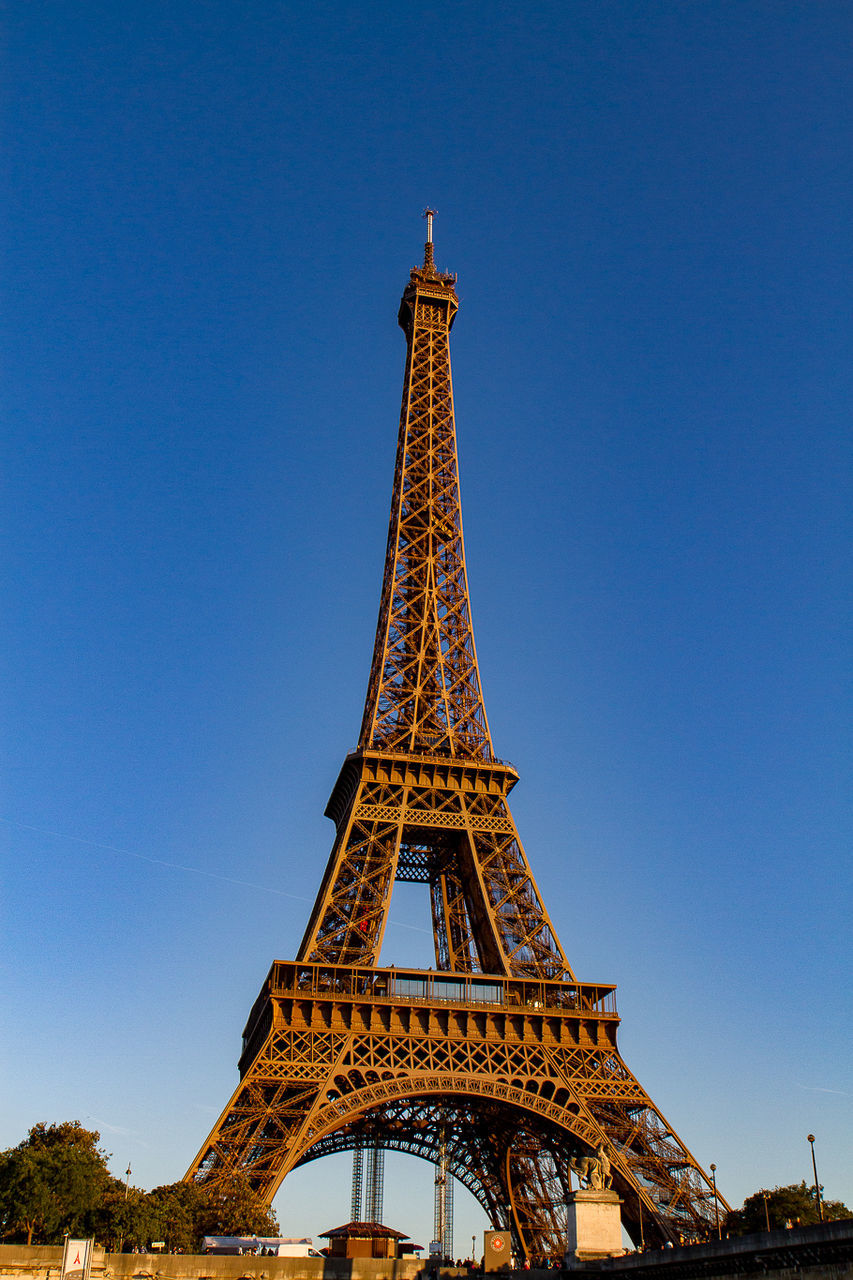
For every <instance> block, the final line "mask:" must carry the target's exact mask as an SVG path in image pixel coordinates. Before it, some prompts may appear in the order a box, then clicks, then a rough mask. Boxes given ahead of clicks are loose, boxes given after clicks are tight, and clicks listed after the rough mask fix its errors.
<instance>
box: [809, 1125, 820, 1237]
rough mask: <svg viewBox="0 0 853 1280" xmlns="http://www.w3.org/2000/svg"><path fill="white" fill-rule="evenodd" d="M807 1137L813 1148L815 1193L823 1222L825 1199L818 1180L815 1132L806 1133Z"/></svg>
mask: <svg viewBox="0 0 853 1280" xmlns="http://www.w3.org/2000/svg"><path fill="white" fill-rule="evenodd" d="M806 1137H807V1138H808V1141H809V1143H810V1144H811V1149H812V1168H813V1169H814V1194H815V1199H816V1200H817V1211H818V1216H819V1217H820V1220H821V1222H823V1200H822V1199H821V1197H820V1183H819V1182H818V1180H817V1162H816V1160H815V1158H814V1134H813V1133H809V1134H807V1135H806Z"/></svg>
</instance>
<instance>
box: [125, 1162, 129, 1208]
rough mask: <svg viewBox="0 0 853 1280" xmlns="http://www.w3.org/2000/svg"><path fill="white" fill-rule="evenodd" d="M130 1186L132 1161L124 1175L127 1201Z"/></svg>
mask: <svg viewBox="0 0 853 1280" xmlns="http://www.w3.org/2000/svg"><path fill="white" fill-rule="evenodd" d="M129 1185H130V1161H128V1163H127V1169H126V1170H125V1174H124V1198H125V1200H126V1199H127V1188H128V1186H129Z"/></svg>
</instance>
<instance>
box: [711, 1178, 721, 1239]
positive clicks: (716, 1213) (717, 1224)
mask: <svg viewBox="0 0 853 1280" xmlns="http://www.w3.org/2000/svg"><path fill="white" fill-rule="evenodd" d="M710 1169H711V1177H712V1178H713V1180H714V1226H715V1227H716V1228H717V1239H718V1240H722V1238H723V1234H722V1232H721V1231H720V1202H719V1201H718V1199H717V1166H716V1165H715V1164H712V1165H711V1166H710Z"/></svg>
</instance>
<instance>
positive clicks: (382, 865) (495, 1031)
mask: <svg viewBox="0 0 853 1280" xmlns="http://www.w3.org/2000/svg"><path fill="white" fill-rule="evenodd" d="M432 216H433V211H432V210H427V218H428V232H427V243H426V247H425V253H424V263H423V266H422V267H416V268H415V269H414V270H413V271H412V272H411V275H410V279H409V283H408V285H407V286H406V289H405V291H404V293H403V300H402V303H401V306H400V312H399V321H400V324H401V326H402V328H403V330H404V332H405V334H406V342H407V358H406V372H405V379H404V388H403V404H402V411H401V415H400V429H399V436H398V443H397V461H396V467H395V471H394V488H393V496H392V502H391V520H390V525H389V531H388V546H387V551H386V556H385V572H384V577H383V584H382V597H381V603H380V609H379V622H378V626H377V630H376V640H375V644H374V650H373V661H372V664H371V670H370V679H369V682H368V690H367V699H366V702H365V708H364V717H363V720H362V726H361V733H360V735H359V740H358V745H357V749H356V750H355V751H354V752H352V754H351V755H349V756H348V757H347V758H346V760H345V762H344V765H343V768H342V770H341V773H340V776H339V778H338V781H337V783H336V785H335V788H334V790H333V792H332V796H331V799H330V800H329V804H328V806H327V809H326V812H327V814H328V815H329V817H331V818H332V819H333V820H334V822H335V826H336V830H337V835H336V838H335V842H334V845H333V848H332V852H331V855H330V857H329V861H328V865H327V867H326V871H325V875H324V877H323V881H322V884H321V887H320V891H319V894H318V896H317V900H316V902H315V904H314V909H313V911H312V913H311V918H310V920H309V923H308V927H307V929H306V932H305V936H304V938H303V940H302V944H301V946H300V948H299V951H298V954H297V960H296V962H295V963H293V964H281V963H279V962H276V963H275V964H274V965H273V968H272V970H271V972H270V975H269V978H268V979H267V982H266V983H265V985H264V988H263V989H262V991H261V994H260V996H259V997H258V1000H257V1001H256V1003H255V1007H254V1008H253V1010H252V1013H251V1015H250V1018H249V1022H248V1025H247V1027H246V1031H245V1034H244V1049H243V1055H242V1057H241V1060H240V1070H241V1081H240V1084H239V1086H238V1088H237V1091H236V1092H235V1094H234V1096H233V1098H232V1099H231V1101H230V1102H229V1103H228V1105H227V1107H226V1108H225V1111H224V1112H223V1114H222V1116H221V1117H220V1119H219V1121H218V1123H217V1125H216V1126H215V1128H214V1130H213V1132H212V1133H211V1135H210V1137H209V1138H208V1140H207V1142H206V1143H205V1144H204V1146H203V1147H202V1149H201V1151H200V1152H199V1154H198V1156H197V1157H196V1159H195V1161H194V1162H193V1164H192V1166H191V1168H190V1170H189V1172H188V1173H187V1178H189V1179H196V1180H198V1181H201V1182H205V1183H216V1182H221V1181H222V1180H223V1179H225V1178H227V1177H228V1176H229V1174H231V1173H234V1172H241V1173H243V1174H244V1175H246V1176H247V1177H248V1178H249V1180H250V1182H251V1183H252V1185H253V1186H255V1187H256V1188H257V1189H258V1190H259V1191H260V1192H261V1193H262V1194H263V1195H264V1196H265V1197H266V1198H267V1199H268V1200H270V1199H272V1197H273V1195H274V1194H275V1191H276V1189H277V1188H278V1187H279V1185H280V1184H281V1182H282V1180H283V1178H284V1177H285V1176H286V1174H287V1173H288V1172H289V1171H290V1170H291V1169H293V1168H294V1167H296V1166H297V1165H299V1164H304V1163H306V1162H307V1161H310V1160H313V1159H316V1158H317V1157H318V1156H320V1155H324V1154H327V1153H329V1152H332V1151H343V1150H361V1149H365V1148H366V1149H375V1148H376V1146H377V1144H379V1145H380V1146H381V1147H388V1148H392V1149H397V1150H400V1151H409V1152H411V1153H412V1154H415V1155H419V1156H423V1157H424V1158H426V1159H429V1160H432V1161H435V1160H436V1159H437V1158H439V1157H440V1156H441V1150H442V1149H443V1151H444V1158H445V1160H446V1162H447V1167H448V1168H449V1170H450V1171H451V1172H452V1173H453V1174H454V1176H455V1177H457V1178H458V1179H459V1180H460V1181H462V1182H463V1183H464V1184H465V1185H466V1186H467V1187H469V1189H470V1190H471V1191H472V1192H473V1194H474V1195H475V1196H476V1197H477V1198H478V1199H479V1201H480V1203H481V1204H482V1205H483V1207H484V1208H485V1210H486V1212H487V1213H488V1214H489V1216H490V1218H491V1220H492V1222H493V1223H494V1224H495V1225H496V1226H500V1227H503V1228H506V1229H509V1230H511V1231H512V1232H513V1235H514V1238H515V1241H516V1245H517V1248H518V1249H519V1250H520V1251H521V1252H522V1253H523V1254H524V1255H526V1256H527V1257H530V1258H550V1259H561V1258H562V1253H563V1249H564V1247H565V1223H566V1218H565V1202H566V1195H567V1193H568V1191H569V1190H570V1187H571V1169H572V1166H573V1164H574V1163H576V1161H577V1159H578V1158H579V1157H580V1156H583V1155H590V1154H591V1153H592V1152H593V1151H594V1150H595V1149H596V1148H597V1147H598V1146H599V1144H601V1143H603V1144H605V1146H606V1147H607V1149H608V1152H609V1156H610V1161H611V1166H612V1173H613V1182H614V1186H615V1188H616V1189H617V1191H618V1192H619V1194H620V1197H621V1199H622V1201H623V1210H622V1212H623V1220H624V1222H625V1225H626V1228H627V1229H628V1231H629V1232H630V1233H631V1234H632V1236H633V1238H635V1239H637V1240H639V1238H640V1235H641V1234H642V1235H643V1236H644V1238H645V1240H646V1241H648V1242H652V1241H657V1242H658V1243H664V1242H665V1241H667V1240H672V1241H675V1240H677V1239H679V1238H682V1237H689V1238H693V1237H697V1236H703V1235H707V1234H708V1233H709V1231H710V1229H711V1227H712V1225H713V1223H714V1189H713V1187H712V1184H711V1183H710V1182H709V1180H708V1177H707V1175H706V1174H705V1173H704V1172H703V1171H702V1169H701V1168H700V1167H699V1165H698V1164H697V1162H696V1160H695V1159H694V1158H693V1156H692V1155H691V1154H690V1152H689V1151H688V1150H687V1148H686V1147H685V1146H684V1144H683V1143H682V1142H681V1140H680V1139H679V1138H678V1137H677V1136H676V1134H675V1132H674V1131H673V1129H672V1128H671V1126H670V1125H668V1124H667V1122H666V1121H665V1119H664V1118H663V1116H662V1115H661V1113H660V1112H659V1111H658V1109H657V1108H656V1107H655V1105H654V1103H653V1102H652V1100H651V1098H649V1096H648V1095H647V1094H646V1093H645V1092H644V1091H643V1089H642V1088H641V1087H640V1085H639V1083H638V1082H637V1080H636V1079H635V1078H634V1076H633V1075H632V1074H631V1072H630V1071H629V1070H628V1068H627V1066H626V1065H625V1063H624V1062H623V1060H622V1058H621V1056H620V1055H619V1052H618V1050H617V1047H616V1028H617V1025H618V1018H617V1016H616V1012H615V1006H614V1004H613V991H614V988H612V987H608V986H595V985H591V984H584V983H578V982H577V981H576V979H575V977H574V975H573V973H572V970H571V969H570V967H569V964H568V962H567V960H566V957H565V954H564V952H563V949H562V947H561V945H560V942H559V940H558V938H557V935H556V932H555V930H554V927H553V925H552V923H551V920H550V919H549V917H548V914H547V912H546V910H545V907H544V905H543V902H542V899H541V897H540V895H539V890H538V889H537V887H536V883H535V881H534V879H533V875H532V873H531V870H530V866H529V864H528V862H527V858H526V856H525V853H524V850H523V848H522V846H521V842H520V840H519V838H518V833H517V831H516V828H515V824H514V822H513V818H512V814H511V813H510V809H509V803H508V796H509V792H510V791H511V789H512V787H513V786H514V785H515V783H516V782H517V780H518V777H517V774H516V772H515V770H514V769H513V767H512V766H511V765H509V764H507V763H506V762H504V761H501V760H498V759H497V758H496V757H495V754H494V751H493V748H492V740H491V736H490V733H489V727H488V722H487V719H486V712H485V707H484V705H483V696H482V692H481V686H480V675H479V670H478V666H477V656H476V650H475V647H474V634H473V630H472V626H471V611H470V606H469V600H468V582H467V577H466V570H465V551H464V544H463V538H462V515H461V508H460V501H459V477H458V467H457V455H456V428H455V423H454V413H453V388H452V383H451V375H450V347H449V337H450V329H451V326H452V324H453V321H454V318H455V316H456V313H457V309H458V299H457V296H456V291H455V277H454V276H450V275H447V274H443V273H441V272H439V271H437V270H436V268H435V261H434V252H433V243H432ZM395 880H408V881H416V882H421V883H423V884H425V885H427V886H428V887H429V896H430V904H431V909H432V923H433V934H434V943H435V958H436V966H437V968H436V970H435V971H432V970H430V971H428V972H427V971H422V970H407V971H404V970H399V969H382V968H379V967H378V966H379V959H380V953H381V948H382V938H383V933H384V929H385V925H386V922H387V918H388V908H389V903H390V899H391V892H392V889H393V886H394V882H395ZM442 1132H444V1133H445V1134H446V1141H445V1142H444V1146H443V1148H442V1142H441V1140H440V1134H441V1133H442ZM719 1203H720V1204H721V1205H722V1206H723V1207H724V1208H725V1207H726V1206H725V1202H723V1201H722V1200H721V1199H720V1200H719Z"/></svg>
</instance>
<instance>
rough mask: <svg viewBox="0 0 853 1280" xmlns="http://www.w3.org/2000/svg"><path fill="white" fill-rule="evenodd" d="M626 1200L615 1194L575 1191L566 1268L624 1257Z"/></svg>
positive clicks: (570, 1217) (570, 1203)
mask: <svg viewBox="0 0 853 1280" xmlns="http://www.w3.org/2000/svg"><path fill="white" fill-rule="evenodd" d="M621 1203H622V1201H621V1200H620V1199H619V1197H618V1195H617V1194H616V1192H615V1191H572V1192H571V1193H570V1194H569V1198H568V1207H569V1223H568V1226H569V1231H568V1247H567V1249H566V1266H567V1267H572V1266H575V1267H576V1266H579V1265H580V1264H581V1263H584V1262H589V1261H591V1260H592V1259H594V1258H621V1257H622V1255H623V1254H624V1252H625V1246H624V1245H623V1244H622V1215H621V1213H620V1212H619V1206H620V1205H621Z"/></svg>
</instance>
